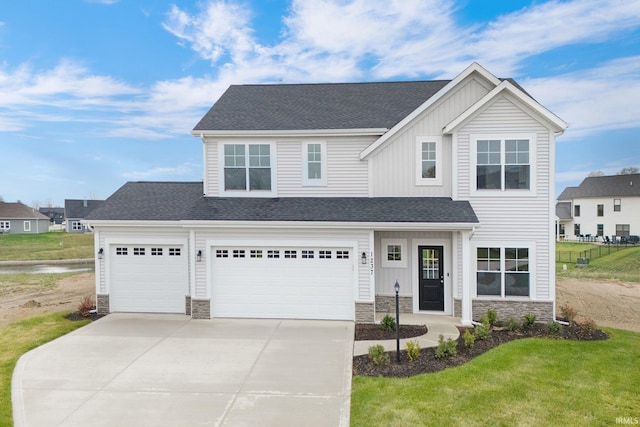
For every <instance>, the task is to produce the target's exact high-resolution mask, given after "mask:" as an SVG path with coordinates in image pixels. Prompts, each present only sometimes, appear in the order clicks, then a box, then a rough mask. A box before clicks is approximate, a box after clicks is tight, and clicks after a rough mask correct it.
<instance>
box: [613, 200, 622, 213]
mask: <svg viewBox="0 0 640 427" xmlns="http://www.w3.org/2000/svg"><path fill="white" fill-rule="evenodd" d="M613 211H614V212H622V199H613Z"/></svg>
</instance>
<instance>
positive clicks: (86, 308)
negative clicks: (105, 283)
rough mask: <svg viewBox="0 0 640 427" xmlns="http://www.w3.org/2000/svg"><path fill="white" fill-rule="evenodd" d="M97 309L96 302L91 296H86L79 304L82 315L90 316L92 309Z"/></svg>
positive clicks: (79, 311)
mask: <svg viewBox="0 0 640 427" xmlns="http://www.w3.org/2000/svg"><path fill="white" fill-rule="evenodd" d="M95 309H96V304H95V303H94V302H93V299H92V298H91V297H84V299H83V300H82V301H81V302H80V304H78V313H80V315H81V316H82V317H89V316H90V315H91V310H95Z"/></svg>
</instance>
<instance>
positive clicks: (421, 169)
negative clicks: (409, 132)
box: [416, 136, 442, 185]
mask: <svg viewBox="0 0 640 427" xmlns="http://www.w3.org/2000/svg"><path fill="white" fill-rule="evenodd" d="M416 160H417V161H416V185H441V184H442V137H441V136H418V137H416Z"/></svg>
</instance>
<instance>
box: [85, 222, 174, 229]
mask: <svg viewBox="0 0 640 427" xmlns="http://www.w3.org/2000/svg"><path fill="white" fill-rule="evenodd" d="M81 223H82V224H88V225H91V226H93V227H138V228H140V227H143V228H151V227H177V228H179V227H182V223H181V221H113V220H99V221H98V220H96V221H90V220H89V221H87V220H82V221H81Z"/></svg>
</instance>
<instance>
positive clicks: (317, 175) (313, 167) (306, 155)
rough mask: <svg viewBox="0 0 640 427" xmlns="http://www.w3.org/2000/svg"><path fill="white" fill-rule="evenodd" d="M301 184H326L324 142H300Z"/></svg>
mask: <svg viewBox="0 0 640 427" xmlns="http://www.w3.org/2000/svg"><path fill="white" fill-rule="evenodd" d="M302 159H303V162H302V173H303V176H302V183H303V185H308V186H312V185H319V186H324V185H327V154H326V144H325V143H324V142H305V143H303V144H302Z"/></svg>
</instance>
